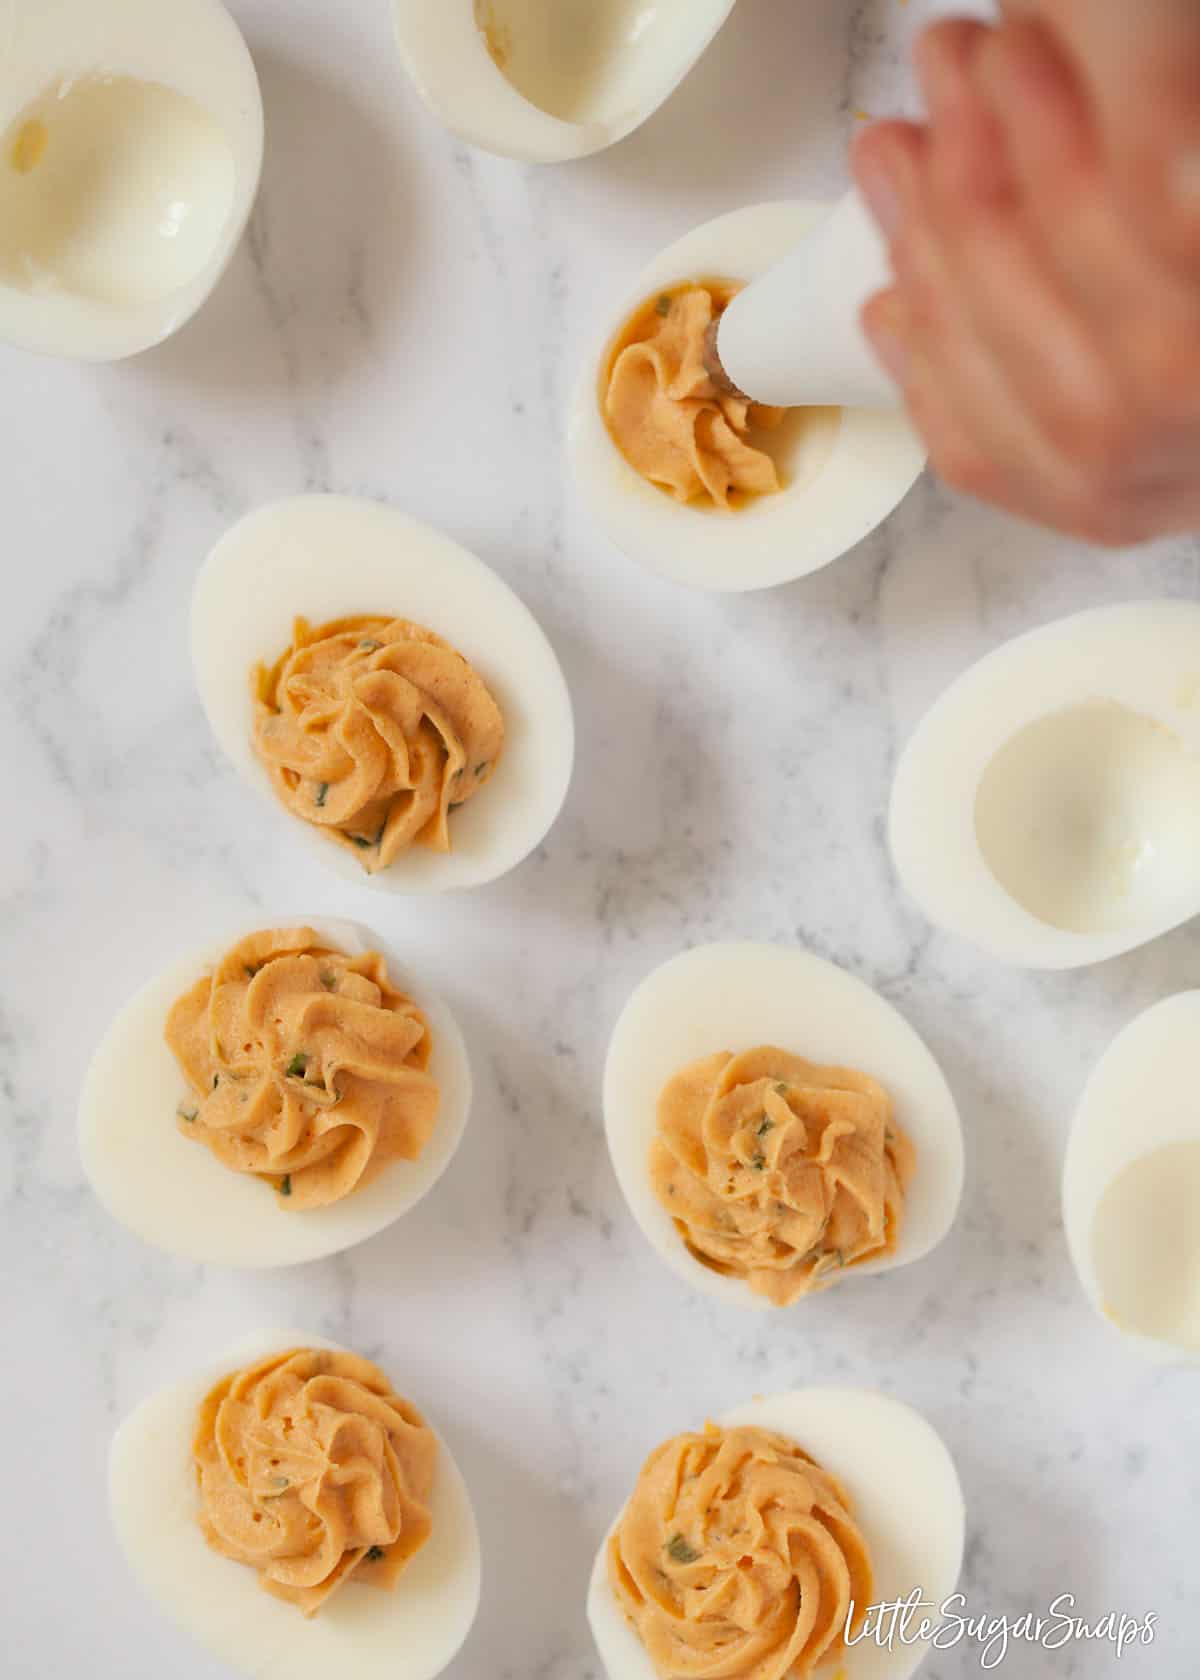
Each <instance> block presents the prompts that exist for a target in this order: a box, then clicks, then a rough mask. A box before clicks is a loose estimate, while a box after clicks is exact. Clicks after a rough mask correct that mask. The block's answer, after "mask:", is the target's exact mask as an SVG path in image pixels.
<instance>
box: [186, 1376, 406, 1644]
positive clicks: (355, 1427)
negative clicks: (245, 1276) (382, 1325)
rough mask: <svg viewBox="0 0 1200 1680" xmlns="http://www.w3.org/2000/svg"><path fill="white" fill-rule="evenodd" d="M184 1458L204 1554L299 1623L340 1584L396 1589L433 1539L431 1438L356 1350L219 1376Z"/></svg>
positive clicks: (316, 1608)
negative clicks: (229, 1565)
mask: <svg viewBox="0 0 1200 1680" xmlns="http://www.w3.org/2000/svg"><path fill="white" fill-rule="evenodd" d="M192 1452H193V1457H194V1460H195V1468H196V1479H197V1483H198V1486H199V1492H200V1511H199V1522H200V1527H201V1530H202V1531H203V1533H204V1537H205V1539H206V1540H207V1541H208V1543H209V1545H210V1546H211V1547H212V1548H213V1549H214V1551H217V1552H220V1553H221V1554H222V1555H223V1556H224V1557H227V1558H230V1559H232V1560H233V1561H235V1562H237V1563H241V1564H247V1565H249V1566H250V1567H251V1568H254V1569H257V1570H259V1572H260V1574H259V1582H260V1585H261V1586H262V1587H263V1588H265V1590H266V1591H267V1592H269V1593H271V1594H273V1596H274V1597H276V1598H282V1599H285V1600H287V1601H288V1602H289V1603H292V1604H295V1605H296V1606H297V1607H298V1608H299V1609H300V1610H301V1611H302V1612H303V1613H304V1615H305V1616H314V1615H316V1613H317V1612H318V1611H319V1610H320V1609H321V1607H322V1605H323V1604H325V1602H326V1601H327V1600H328V1599H329V1597H330V1596H331V1595H332V1594H333V1593H335V1592H337V1591H338V1590H339V1589H340V1588H341V1587H343V1586H345V1585H346V1583H347V1582H348V1581H354V1582H355V1583H359V1584H362V1585H365V1586H373V1587H383V1588H391V1587H394V1586H395V1584H396V1582H397V1580H398V1579H399V1577H400V1574H401V1572H402V1571H403V1569H404V1567H405V1565H406V1564H407V1563H408V1561H409V1559H410V1558H411V1557H413V1555H414V1554H415V1553H416V1552H418V1551H420V1549H421V1547H422V1546H423V1545H424V1544H425V1542H426V1541H427V1540H428V1539H429V1536H430V1533H431V1531H432V1519H431V1516H430V1500H431V1496H432V1492H433V1481H434V1471H435V1466H436V1461H437V1443H436V1440H435V1439H434V1435H433V1432H432V1431H431V1430H430V1429H429V1428H428V1427H427V1426H426V1424H425V1421H424V1419H423V1418H422V1417H421V1415H420V1413H419V1412H418V1411H417V1410H416V1408H415V1407H414V1406H412V1405H410V1404H409V1402H408V1401H407V1400H403V1399H401V1398H400V1396H399V1395H397V1394H395V1393H394V1392H393V1391H392V1386H391V1384H390V1383H389V1382H388V1380H387V1378H386V1377H385V1376H384V1375H383V1373H382V1371H380V1370H378V1369H377V1368H376V1367H375V1366H374V1365H371V1364H369V1363H368V1362H367V1361H366V1360H365V1359H359V1358H358V1357H357V1356H356V1355H355V1354H350V1353H338V1352H332V1351H327V1350H324V1349H309V1348H297V1349H293V1350H291V1351H288V1352H285V1353H278V1354H273V1355H271V1356H270V1357H269V1358H266V1359H263V1360H260V1361H259V1362H258V1363H257V1364H254V1365H251V1366H248V1367H247V1368H246V1369H245V1370H242V1371H236V1372H234V1373H233V1374H232V1375H231V1376H228V1377H226V1378H224V1379H223V1381H221V1382H219V1383H218V1384H217V1386H216V1387H215V1388H214V1389H213V1390H212V1391H211V1393H210V1394H209V1395H208V1397H207V1399H206V1400H205V1401H204V1403H203V1405H202V1406H201V1408H200V1416H199V1419H198V1420H197V1425H196V1434H195V1439H194V1442H193V1448H192Z"/></svg>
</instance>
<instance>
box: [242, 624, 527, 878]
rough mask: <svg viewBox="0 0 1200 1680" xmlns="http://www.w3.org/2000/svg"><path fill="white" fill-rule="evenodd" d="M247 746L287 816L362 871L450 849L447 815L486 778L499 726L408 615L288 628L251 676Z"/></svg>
mask: <svg viewBox="0 0 1200 1680" xmlns="http://www.w3.org/2000/svg"><path fill="white" fill-rule="evenodd" d="M253 684H254V701H255V705H254V749H255V752H256V753H257V754H258V756H259V758H260V759H261V760H262V762H263V763H264V764H265V765H266V767H267V771H268V773H269V774H270V777H271V782H272V784H273V786H274V788H275V792H276V793H277V794H278V796H279V798H280V799H281V800H282V802H283V804H284V805H285V806H286V807H287V808H288V810H289V811H291V812H292V814H293V815H294V816H297V817H299V818H301V820H302V821H304V822H306V823H310V824H312V825H313V826H314V827H316V828H319V829H320V830H321V832H322V833H324V834H327V835H328V836H329V837H330V838H331V839H333V840H335V841H336V842H337V843H338V844H339V845H342V846H345V847H348V848H350V849H352V850H353V851H354V852H355V854H356V855H357V856H358V858H359V860H360V862H361V863H362V865H363V868H364V869H365V870H366V871H367V873H368V874H373V873H374V872H375V871H376V870H380V869H386V868H387V866H388V865H389V864H390V863H392V862H393V861H394V860H395V858H396V857H397V856H398V855H399V853H400V852H402V851H403V850H404V849H405V848H406V847H408V846H411V845H414V844H416V845H421V846H429V847H431V848H432V849H433V850H435V851H441V852H446V851H449V850H450V844H451V836H450V813H451V812H452V811H453V810H455V809H456V807H458V806H460V805H463V804H465V803H466V801H467V800H468V799H472V798H474V796H475V794H477V793H478V792H479V790H480V788H481V787H482V786H483V785H484V783H485V782H486V781H488V780H490V778H491V776H492V774H493V772H494V771H495V768H496V765H497V763H498V762H499V759H500V755H501V753H502V751H503V748H504V720H503V718H502V717H501V715H500V708H499V707H498V706H497V704H496V702H495V700H494V699H493V698H492V695H491V694H490V693H489V691H488V689H487V687H486V686H485V684H484V682H483V679H482V678H481V677H480V676H479V674H478V673H477V672H476V671H475V670H474V669H473V667H472V666H471V665H470V664H469V663H468V662H467V660H466V659H465V658H464V657H463V655H462V654H461V653H459V652H457V651H456V650H455V649H454V648H452V647H451V646H450V645H449V643H448V642H444V641H443V640H442V639H441V637H440V636H436V635H435V634H434V633H433V632H432V631H431V630H426V629H424V628H422V626H421V625H419V624H412V623H410V622H409V621H408V620H407V619H403V618H395V619H389V618H378V617H376V618H370V617H360V618H343V619H336V620H334V621H333V622H331V623H329V624H324V625H321V626H320V627H319V628H316V629H313V628H312V627H311V626H310V625H309V624H308V623H307V622H306V621H305V620H304V619H303V618H298V619H296V621H295V624H294V626H293V631H292V646H291V647H290V648H289V649H288V650H287V652H286V653H285V654H283V656H282V657H281V658H280V659H279V660H278V661H277V663H276V664H275V665H274V666H272V667H271V668H270V669H268V668H266V667H264V666H259V667H258V668H257V669H256V671H255V672H254V674H253Z"/></svg>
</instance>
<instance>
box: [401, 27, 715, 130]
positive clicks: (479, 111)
mask: <svg viewBox="0 0 1200 1680" xmlns="http://www.w3.org/2000/svg"><path fill="white" fill-rule="evenodd" d="M733 4H734V0H653V3H652V4H649V5H648V4H646V0H439V4H437V5H432V6H431V5H430V4H429V3H428V0H392V13H393V17H394V19H395V26H396V40H397V43H398V44H399V47H400V56H401V59H402V61H403V63H404V67H405V69H406V70H407V71H408V73H409V75H410V76H411V77H412V80H413V83H414V84H415V86H416V88H417V91H418V92H419V93H420V95H421V97H422V99H424V101H425V103H426V105H428V107H429V109H430V110H431V111H432V112H433V114H434V116H436V117H437V118H438V119H439V121H440V122H442V123H444V124H445V126H446V127H447V128H448V129H449V130H450V131H451V133H452V134H457V135H458V136H459V138H460V139H463V140H467V141H469V142H470V143H471V144H472V145H474V146H481V147H482V148H483V149H484V150H485V151H489V152H498V153H500V155H501V156H503V157H513V158H521V159H523V160H524V161H525V162H528V163H556V162H561V161H565V160H566V159H568V158H578V157H586V156H587V155H588V154H589V153H591V152H598V151H600V150H602V149H603V148H604V147H605V146H611V145H612V144H613V142H614V141H616V140H621V139H623V138H624V137H625V135H627V134H629V133H631V132H632V131H633V130H634V129H635V128H638V127H639V126H640V125H641V124H642V123H644V122H645V121H646V119H647V117H650V116H652V115H653V114H654V112H655V111H657V109H658V107H659V106H660V105H661V104H662V103H663V101H664V100H665V99H667V98H668V96H669V95H670V94H671V93H673V92H674V90H675V88H676V87H677V86H678V85H679V83H680V82H681V81H682V80H683V78H684V77H685V76H686V75H687V73H688V71H689V70H690V69H691V68H692V66H693V65H694V64H695V62H696V60H697V59H698V58H699V57H700V56H701V54H702V53H703V52H704V50H705V48H706V47H707V46H708V45H709V43H710V42H711V41H712V39H713V37H714V36H715V35H716V34H717V32H718V30H719V29H720V28H721V25H722V24H723V23H724V22H725V20H726V18H727V17H728V16H729V14H730V12H731V11H732V10H733Z"/></svg>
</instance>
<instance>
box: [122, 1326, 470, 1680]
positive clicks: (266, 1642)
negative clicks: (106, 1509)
mask: <svg viewBox="0 0 1200 1680" xmlns="http://www.w3.org/2000/svg"><path fill="white" fill-rule="evenodd" d="M296 1347H307V1348H327V1349H329V1350H330V1351H331V1352H335V1353H341V1352H345V1351H347V1350H346V1349H344V1348H339V1347H338V1346H337V1344H336V1343H334V1342H329V1341H324V1340H322V1338H321V1337H319V1336H306V1335H304V1334H303V1333H296V1332H290V1333H289V1332H283V1331H277V1332H272V1333H265V1334H262V1335H259V1336H255V1337H252V1338H250V1339H248V1340H247V1341H245V1342H243V1343H240V1344H239V1345H238V1346H237V1347H234V1348H231V1349H230V1350H229V1352H228V1353H227V1354H226V1355H225V1357H224V1358H223V1359H220V1360H217V1361H215V1362H214V1363H213V1364H212V1365H211V1366H209V1367H208V1368H207V1369H205V1370H204V1371H202V1372H199V1373H197V1375H195V1376H193V1377H191V1378H189V1379H188V1380H186V1381H184V1382H180V1383H177V1384H175V1385H173V1386H172V1387H170V1388H164V1389H162V1390H160V1391H159V1392H158V1393H157V1394H153V1395H151V1396H150V1398H149V1399H147V1400H143V1402H142V1403H141V1405H140V1406H138V1407H137V1409H136V1410H135V1411H133V1412H131V1413H130V1415H129V1416H128V1417H127V1418H126V1419H125V1421H124V1422H123V1423H122V1424H121V1427H120V1428H119V1429H118V1430H117V1433H116V1435H115V1436H114V1438H113V1443H112V1448H111V1450H110V1453H109V1467H108V1487H109V1503H110V1508H111V1512H112V1520H113V1526H114V1528H115V1529H116V1532H117V1538H118V1540H119V1541H120V1544H121V1548H122V1550H123V1551H124V1553H125V1556H126V1559H127V1560H128V1563H129V1566H130V1568H131V1569H132V1570H133V1573H134V1575H135V1576H136V1577H137V1579H138V1581H139V1583H140V1584H141V1586H142V1588H143V1589H144V1591H145V1592H146V1593H147V1594H148V1596H149V1597H150V1598H151V1599H152V1600H153V1602H154V1603H155V1604H156V1605H157V1607H158V1608H159V1609H160V1610H161V1611H162V1612H163V1613H164V1615H166V1616H168V1617H169V1618H170V1619H171V1620H172V1621H173V1622H175V1623H176V1625H177V1626H179V1627H181V1628H183V1629H184V1631H185V1632H187V1633H189V1634H190V1635H191V1636H192V1637H193V1638H194V1639H196V1640H197V1641H198V1642H199V1643H200V1644H201V1645H203V1646H204V1647H205V1648H206V1649H207V1650H209V1651H211V1652H212V1653H213V1654H214V1655H215V1656H216V1657H217V1659H218V1660H219V1661H220V1662H221V1663H223V1664H225V1665H227V1666H228V1668H229V1671H230V1672H231V1673H233V1674H237V1675H244V1676H247V1677H248V1680H263V1677H265V1676H267V1675H276V1674H287V1675H290V1676H292V1677H293V1680H330V1676H337V1677H339V1680H341V1677H343V1676H344V1677H345V1680H434V1677H435V1676H436V1675H438V1674H440V1673H441V1672H442V1670H443V1669H444V1668H445V1667H446V1665H447V1664H448V1663H449V1662H450V1661H451V1660H452V1659H453V1657H454V1656H455V1653H456V1652H457V1651H458V1649H459V1647H460V1646H461V1645H462V1643H463V1641H464V1640H465V1639H466V1637H467V1634H468V1633H469V1632H470V1629H471V1624H472V1623H473V1622H474V1620H475V1615H476V1611H477V1610H478V1608H479V1587H480V1559H479V1532H478V1528H477V1526H476V1521H475V1513H474V1510H473V1509H472V1506H471V1497H470V1494H469V1493H468V1491H467V1486H466V1483H465V1482H464V1481H463V1478H462V1474H461V1472H460V1471H459V1469H458V1466H457V1465H456V1464H455V1462H454V1459H453V1458H452V1457H451V1455H450V1451H449V1449H448V1448H447V1446H446V1444H445V1442H444V1441H443V1440H442V1439H441V1437H440V1436H439V1437H438V1443H437V1446H438V1454H437V1469H436V1472H435V1478H434V1487H433V1501H432V1519H433V1523H432V1529H431V1532H430V1536H429V1539H428V1540H427V1541H426V1543H425V1545H424V1546H422V1548H421V1549H420V1551H419V1552H417V1553H416V1554H415V1556H414V1557H413V1558H412V1559H411V1560H410V1562H409V1563H408V1565H407V1567H406V1568H405V1569H404V1571H403V1573H402V1574H401V1576H400V1579H399V1581H398V1582H397V1584H396V1587H395V1589H394V1591H392V1592H384V1591H382V1590H368V1589H367V1588H365V1587H360V1588H358V1589H357V1590H356V1589H355V1587H354V1585H353V1583H351V1584H349V1585H348V1586H346V1587H345V1588H344V1589H343V1590H342V1591H341V1592H339V1593H337V1594H335V1596H334V1597H333V1598H332V1599H331V1600H330V1601H329V1603H328V1604H327V1605H326V1606H325V1607H324V1608H323V1609H322V1610H321V1612H320V1614H319V1615H317V1616H314V1617H312V1618H311V1619H309V1620H307V1621H306V1620H305V1618H304V1617H303V1616H302V1615H301V1613H300V1611H299V1610H298V1609H297V1608H296V1606H295V1605H293V1604H287V1603H285V1602H283V1601H282V1600H280V1599H277V1598H272V1597H271V1596H270V1594H269V1593H266V1592H264V1591H263V1589H262V1588H261V1587H260V1586H259V1584H258V1583H259V1577H258V1572H257V1571H256V1570H254V1569H250V1568H248V1567H247V1566H246V1565H244V1564H240V1563H236V1562H234V1561H232V1560H231V1559H229V1558H226V1557H222V1556H221V1555H220V1554H219V1553H218V1552H215V1551H212V1550H211V1549H210V1548H209V1546H208V1544H207V1542H206V1541H205V1539H204V1536H203V1534H202V1533H201V1531H200V1525H199V1523H198V1522H197V1520H196V1515H197V1511H198V1509H199V1502H198V1496H197V1491H196V1476H195V1470H194V1468H193V1462H192V1436H193V1433H194V1431H195V1427H196V1416H197V1413H198V1412H199V1409H200V1406H201V1403H202V1402H203V1401H204V1399H205V1398H206V1397H207V1395H208V1394H209V1393H210V1391H211V1390H212V1389H213V1388H214V1387H215V1385H216V1384H217V1383H218V1382H219V1381H220V1380H221V1379H222V1378H223V1377H225V1376H228V1375H229V1373H230V1372H231V1371H236V1370H239V1369H241V1368H243V1367H245V1366H247V1365H251V1364H254V1363H255V1362H256V1361H258V1360H260V1359H265V1358H268V1357H269V1356H270V1355H271V1354H273V1353H283V1352H286V1351H287V1350H288V1349H290V1348H296ZM387 1375H388V1377H389V1378H390V1379H391V1380H392V1381H393V1383H394V1385H395V1388H396V1391H397V1393H400V1394H405V1388H404V1373H403V1372H402V1371H388V1372H387ZM406 1397H407V1398H413V1397H412V1396H406ZM418 1404H419V1402H418ZM421 1409H422V1411H423V1410H424V1408H421Z"/></svg>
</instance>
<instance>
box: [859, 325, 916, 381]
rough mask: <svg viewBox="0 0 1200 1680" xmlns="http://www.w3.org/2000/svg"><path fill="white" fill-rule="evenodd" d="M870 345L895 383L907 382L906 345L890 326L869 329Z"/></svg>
mask: <svg viewBox="0 0 1200 1680" xmlns="http://www.w3.org/2000/svg"><path fill="white" fill-rule="evenodd" d="M869 337H870V340H871V346H872V348H873V349H874V351H875V354H876V355H877V356H878V357H879V360H880V361H881V362H882V363H883V365H884V367H885V368H886V370H887V372H888V373H889V374H890V375H891V377H892V378H893V379H894V380H895V381H896V383H897V385H905V384H907V382H908V369H909V354H908V346H907V345H906V344H905V342H904V340H903V339H902V338H901V337H900V334H899V333H898V332H894V331H893V330H892V328H891V327H875V328H872V329H870V330H869Z"/></svg>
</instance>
